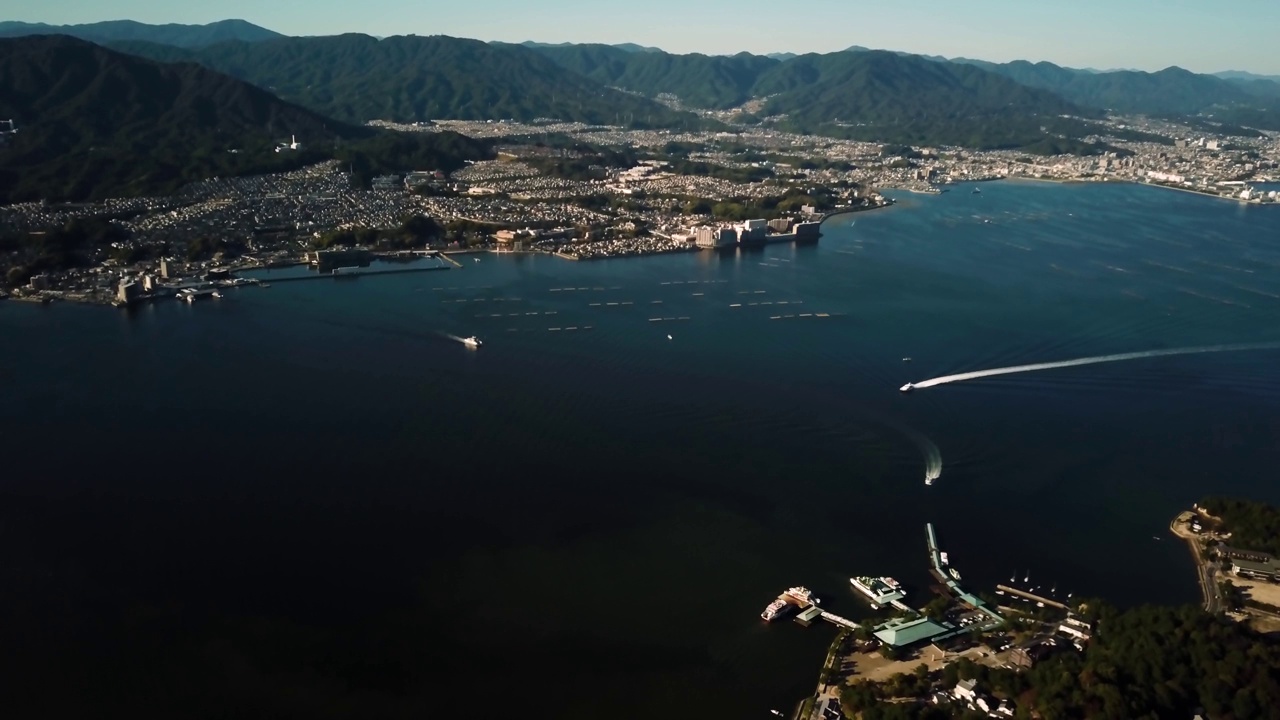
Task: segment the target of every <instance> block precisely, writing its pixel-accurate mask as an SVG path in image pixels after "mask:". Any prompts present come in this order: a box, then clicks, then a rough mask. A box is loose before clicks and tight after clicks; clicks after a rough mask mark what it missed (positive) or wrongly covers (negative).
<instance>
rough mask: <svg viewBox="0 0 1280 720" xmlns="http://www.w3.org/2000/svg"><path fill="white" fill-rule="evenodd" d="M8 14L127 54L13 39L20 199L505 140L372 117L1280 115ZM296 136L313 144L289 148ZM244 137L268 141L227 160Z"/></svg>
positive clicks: (884, 79)
mask: <svg viewBox="0 0 1280 720" xmlns="http://www.w3.org/2000/svg"><path fill="white" fill-rule="evenodd" d="M0 29H2V30H0V31H2V32H8V33H10V34H15V33H16V34H30V33H31V32H36V33H40V32H43V31H45V30H49V29H58V30H59V31H60V32H62V31H67V32H75V33H77V34H81V35H86V36H90V37H92V38H95V39H96V40H95V41H96V42H98V43H105V44H106V45H107V46H108V47H109V48H110V49H106V48H104V47H101V46H100V45H94V44H90V42H86V41H84V40H77V39H73V38H70V37H66V36H65V35H54V36H50V35H39V34H37V36H33V37H24V38H16V39H5V40H0V77H4V78H5V80H6V87H5V91H6V92H5V93H4V94H3V95H0V117H5V116H12V117H14V118H15V119H16V120H17V121H18V123H19V125H20V126H21V127H22V132H21V133H19V134H18V135H17V136H14V137H16V140H15V139H11V140H10V141H9V142H8V143H7V146H5V147H3V148H0V179H2V180H4V181H5V182H4V187H3V192H0V196H2V197H0V199H13V198H16V197H23V198H26V197H36V196H42V197H91V196H95V195H100V194H102V193H109V192H114V193H115V194H127V193H129V192H144V191H158V190H163V189H166V188H170V187H172V186H174V185H175V184H176V183H179V182H181V181H183V180H186V179H190V178H192V177H195V176H198V175H199V174H200V173H208V172H219V173H231V174H234V173H238V172H247V171H251V170H252V171H260V170H263V169H272V168H276V167H279V166H280V165H281V164H289V163H294V162H299V161H301V160H304V159H310V160H314V159H316V158H318V157H322V156H323V157H334V156H338V155H343V156H344V157H345V158H346V159H349V160H351V161H352V165H353V166H354V165H357V164H358V165H359V166H360V168H361V169H362V170H363V171H367V172H378V171H385V170H394V169H399V165H402V164H403V163H404V162H405V159H404V158H405V157H406V156H408V157H413V158H421V159H422V163H419V164H423V163H426V162H431V163H432V164H438V166H440V167H444V168H448V167H450V166H456V165H457V164H460V162H461V160H460V158H475V157H481V156H484V154H485V153H486V152H487V148H486V147H483V146H480V145H475V144H468V143H469V141H464V139H460V138H459V137H457V136H454V137H448V136H447V134H432V135H431V136H430V137H431V139H430V140H428V139H424V138H422V137H418V138H417V139H405V137H403V136H392V135H388V134H385V133H384V134H380V135H378V134H375V133H373V131H372V130H371V129H369V128H367V127H363V125H364V124H365V123H367V122H368V121H371V120H398V121H425V120H432V119H467V120H492V119H504V118H512V119H518V120H522V121H536V120H539V119H556V120H572V121H580V122H586V123H598V124H617V125H629V126H632V127H651V128H671V129H714V128H719V129H723V128H724V127H725V126H724V125H721V124H720V123H718V122H716V121H714V120H710V119H705V118H702V117H699V116H698V115H696V114H694V113H691V112H685V111H682V110H674V109H672V108H671V107H668V105H666V104H663V103H660V102H657V101H656V100H657V99H658V98H664V100H663V102H666V100H665V97H666V96H676V97H678V98H679V100H680V103H681V104H682V105H683V107H685V108H698V109H704V110H711V111H715V110H731V109H740V108H741V107H742V106H743V104H744V103H746V102H748V101H755V103H756V104H755V105H754V107H755V110H754V111H753V113H742V112H739V114H738V115H737V117H736V121H737V122H742V123H748V124H753V123H761V122H767V123H770V124H772V125H773V126H776V127H778V128H779V129H784V130H793V131H801V132H809V133H815V134H823V135H829V136H834V137H848V138H856V139H863V140H872V141H882V142H889V143H895V144H913V145H961V146H966V147H975V148H1023V149H1026V150H1028V151H1030V152H1044V153H1060V152H1096V151H1098V150H1100V149H1105V148H1102V147H1101V146H1098V145H1093V146H1085V145H1083V144H1081V143H1080V142H1079V140H1080V139H1081V138H1084V137H1087V136H1090V135H1095V134H1102V133H1100V132H1099V127H1098V126H1097V125H1096V124H1095V123H1094V121H1095V120H1096V119H1098V118H1100V117H1101V116H1102V114H1103V113H1104V111H1107V110H1110V111H1118V112H1125V113H1137V114H1148V115H1156V116H1164V117H1189V118H1190V122H1192V123H1193V124H1195V125H1196V126H1197V127H1199V128H1203V129H1205V130H1206V131H1212V130H1213V129H1214V128H1220V129H1221V131H1222V132H1229V133H1235V134H1250V133H1252V132H1256V131H1253V130H1250V129H1249V128H1248V127H1233V126H1232V125H1230V124H1231V123H1234V124H1235V125H1237V126H1239V125H1246V126H1249V127H1258V128H1264V129H1280V83H1277V82H1275V81H1273V80H1271V79H1268V78H1265V77H1256V76H1251V75H1248V74H1245V73H1230V74H1229V77H1225V78H1224V77H1215V76H1211V75H1200V74H1195V73H1191V72H1188V71H1186V70H1182V69H1180V68H1168V69H1165V70H1162V71H1159V72H1155V73H1147V72H1140V71H1109V72H1095V71H1089V70H1076V69H1071V68H1064V67H1060V66H1057V65H1054V64H1052V63H1043V62H1042V63H1030V62H1025V61H1015V62H1011V63H989V62H984V61H980V60H968V59H952V60H948V59H946V58H941V57H937V56H921V55H912V54H909V53H900V52H887V51H877V50H868V49H866V48H862V47H859V46H853V47H850V48H848V49H847V50H844V51H840V52H834V53H825V54H816V53H810V54H805V55H796V56H792V55H789V54H788V55H784V56H780V57H767V56H762V55H752V54H750V53H739V54H737V55H731V56H714V55H701V54H696V53H695V54H687V55H676V54H671V53H666V52H663V51H661V50H659V49H657V48H647V47H642V46H638V45H622V46H614V45H574V44H560V45H550V44H539V43H532V42H530V43H524V44H518V45H517V44H504V43H486V42H481V41H477V40H468V39H462V38H453V37H447V36H426V37H421V36H413V35H409V36H394V37H389V38H384V39H377V38H373V37H369V36H366V35H357V34H349V35H338V36H329V37H287V36H280V35H278V34H276V33H272V32H271V31H269V30H265V29H263V28H258V27H257V26H253V25H250V24H248V23H244V22H243V21H223V22H221V23H214V24H213V25H209V26H148V25H143V24H141V23H133V22H130V21H117V22H110V23H96V24H93V25H83V26H72V27H69V28H54V27H53V26H43V25H31V24H24V23H17V24H15V23H6V24H3V25H0ZM1215 123H1225V124H1223V125H1217V124H1215ZM295 133H296V134H299V135H300V136H302V137H304V138H305V143H304V145H305V147H306V148H307V150H306V151H305V152H303V153H299V154H289V153H285V154H278V153H270V149H271V144H272V143H273V142H278V141H279V140H280V139H281V138H285V137H287V136H288V135H289V134H295ZM375 135H376V139H375ZM361 143H363V144H364V145H361V147H364V148H372V149H369V150H362V151H360V152H363V153H364V154H362V155H359V159H360V162H358V163H357V162H355V160H356V155H358V154H359V153H357V152H356V151H355V150H352V148H354V147H355V146H356V145H359V144H361ZM433 143H436V144H433ZM232 145H242V146H244V147H251V148H255V149H256V150H264V149H265V152H249V153H245V154H244V155H239V154H232V153H227V152H226V150H227V149H235V148H232V147H231V146H232ZM317 148H327V149H325V150H324V151H323V152H318V151H317ZM340 148H341V149H340ZM353 153H355V154H353ZM396 156H400V159H399V160H398V161H397V159H396ZM250 157H252V158H255V159H254V160H253V161H252V162H250V161H249V159H248V158H250Z"/></svg>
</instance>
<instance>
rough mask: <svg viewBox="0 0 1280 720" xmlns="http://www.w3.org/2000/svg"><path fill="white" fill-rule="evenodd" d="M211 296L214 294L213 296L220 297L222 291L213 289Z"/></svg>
mask: <svg viewBox="0 0 1280 720" xmlns="http://www.w3.org/2000/svg"><path fill="white" fill-rule="evenodd" d="M213 296H214V297H215V298H221V297H222V293H220V292H218V291H217V290H214V291H213Z"/></svg>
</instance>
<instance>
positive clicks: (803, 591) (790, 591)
mask: <svg viewBox="0 0 1280 720" xmlns="http://www.w3.org/2000/svg"><path fill="white" fill-rule="evenodd" d="M783 595H785V596H786V597H789V598H791V599H793V600H796V601H797V602H800V603H802V604H809V603H813V604H814V605H817V604H818V598H816V597H814V596H813V593H812V592H811V591H810V590H809V588H807V587H805V586H803V585H797V586H795V587H793V588H787V591H786V592H784V593H783Z"/></svg>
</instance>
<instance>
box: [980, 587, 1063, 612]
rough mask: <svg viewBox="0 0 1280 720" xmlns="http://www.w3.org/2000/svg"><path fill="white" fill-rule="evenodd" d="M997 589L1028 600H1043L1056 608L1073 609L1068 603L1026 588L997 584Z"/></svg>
mask: <svg viewBox="0 0 1280 720" xmlns="http://www.w3.org/2000/svg"><path fill="white" fill-rule="evenodd" d="M996 589H997V590H1003V591H1005V592H1007V593H1009V594H1010V595H1017V596H1018V597H1020V598H1023V599H1026V600H1034V601H1036V602H1042V603H1044V604H1045V605H1048V606H1049V607H1056V608H1058V609H1059V610H1070V609H1071V608H1069V607H1067V606H1066V605H1064V604H1062V603H1060V602H1058V601H1057V600H1051V599H1049V598H1047V597H1043V596H1041V595H1036V594H1035V593H1029V592H1027V591H1026V590H1019V589H1018V588H1012V587H1009V586H1008V585H997V586H996Z"/></svg>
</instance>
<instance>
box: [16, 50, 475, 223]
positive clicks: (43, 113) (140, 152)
mask: <svg viewBox="0 0 1280 720" xmlns="http://www.w3.org/2000/svg"><path fill="white" fill-rule="evenodd" d="M0 76H2V77H4V78H5V92H4V93H3V94H2V95H0V117H5V118H10V117H11V118H13V119H14V121H15V123H16V124H17V126H18V128H19V131H18V133H17V134H16V135H14V136H13V139H12V141H11V142H9V143H8V144H7V146H5V147H3V148H0V202H23V201H34V200H40V199H46V200H86V199H100V198H105V197H120V196H128V195H141V194H163V193H168V192H171V191H173V190H175V189H177V188H178V187H180V186H181V185H182V184H184V183H186V182H190V181H192V180H197V179H201V178H206V177H210V176H215V175H219V176H234V175H244V174H254V173H267V172H277V171H282V170H290V169H294V168H298V167H301V166H303V165H306V164H309V163H314V162H318V161H321V160H325V159H329V158H338V159H340V160H343V161H345V162H349V163H351V164H352V165H354V166H356V169H357V172H359V173H362V174H363V175H366V176H367V175H368V174H376V173H379V172H386V171H388V170H402V169H405V168H406V167H408V168H420V167H429V168H432V169H443V170H453V169H456V168H457V167H460V166H461V165H462V163H463V162H464V161H465V160H467V159H479V158H482V157H487V156H488V155H489V150H488V148H487V146H486V145H485V144H484V143H481V142H478V141H475V140H471V139H468V138H464V137H462V136H460V135H457V134H454V133H434V134H421V135H419V134H414V135H402V134H399V133H389V132H381V131H375V130H373V129H371V128H367V127H359V126H354V125H348V124H346V123H342V122H337V121H334V120H330V119H329V118H326V117H324V116H321V115H318V114H316V113H314V112H312V111H310V110H306V109H304V108H301V107H298V106H296V105H291V104H289V103H287V102H284V101H282V100H280V99H279V98H277V97H276V96H274V95H272V94H271V93H269V92H266V91H264V90H262V89H260V88H257V87H254V86H252V85H249V84H247V83H244V82H241V81H238V80H235V79H233V78H230V77H227V76H225V75H221V74H219V73H216V72H213V71H210V70H208V69H205V68H202V67H200V66H198V65H194V64H162V63H156V62H152V61H148V60H144V59H141V58H137V57H133V56H129V55H124V54H121V53H117V52H113V51H111V50H107V49H105V48H102V47H99V46H97V45H93V44H91V43H88V42H85V41H81V40H76V39H73V38H69V37H65V36H43V37H27V38H18V39H6V40H0ZM291 136H296V137H297V138H298V139H299V140H300V141H301V143H302V149H301V151H296V152H294V151H290V152H279V153H277V152H275V147H276V145H277V144H280V143H282V142H288V141H289V140H290V137H291Z"/></svg>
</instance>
